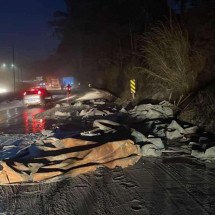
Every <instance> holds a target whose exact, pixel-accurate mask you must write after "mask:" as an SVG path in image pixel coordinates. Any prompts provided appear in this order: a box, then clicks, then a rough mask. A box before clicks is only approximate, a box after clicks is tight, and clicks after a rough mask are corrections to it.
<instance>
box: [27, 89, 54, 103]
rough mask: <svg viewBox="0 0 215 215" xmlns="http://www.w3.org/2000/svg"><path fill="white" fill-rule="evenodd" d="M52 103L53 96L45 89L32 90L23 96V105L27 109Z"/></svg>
mask: <svg viewBox="0 0 215 215" xmlns="http://www.w3.org/2000/svg"><path fill="white" fill-rule="evenodd" d="M51 101H52V96H51V94H50V93H49V92H48V91H47V90H46V89H44V88H32V89H30V90H27V91H25V92H24V94H23V103H24V105H25V106H26V107H28V106H31V105H41V106H44V105H45V104H46V103H48V102H51Z"/></svg>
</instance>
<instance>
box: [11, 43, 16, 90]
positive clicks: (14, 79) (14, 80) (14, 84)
mask: <svg viewBox="0 0 215 215" xmlns="http://www.w3.org/2000/svg"><path fill="white" fill-rule="evenodd" d="M12 67H13V91H14V93H15V91H16V74H15V65H14V45H13V64H12Z"/></svg>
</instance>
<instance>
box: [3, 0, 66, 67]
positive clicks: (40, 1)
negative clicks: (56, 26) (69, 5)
mask: <svg viewBox="0 0 215 215" xmlns="http://www.w3.org/2000/svg"><path fill="white" fill-rule="evenodd" d="M55 10H65V4H64V1H63V0H0V64H1V63H2V61H5V62H8V63H9V62H11V59H12V47H13V44H14V46H15V58H16V60H17V61H19V60H23V59H25V60H38V59H41V58H45V57H47V56H48V55H49V54H51V53H52V52H53V50H54V49H55V48H56V47H57V44H58V43H59V41H58V40H57V39H56V38H53V37H51V35H52V33H53V29H52V28H50V27H49V26H48V21H50V20H52V14H53V12H54V11H55Z"/></svg>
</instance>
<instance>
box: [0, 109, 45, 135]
mask: <svg viewBox="0 0 215 215" xmlns="http://www.w3.org/2000/svg"><path fill="white" fill-rule="evenodd" d="M43 111H45V108H43V107H33V108H25V107H18V108H13V109H9V110H4V111H0V131H1V132H3V133H14V134H15V133H16V134H21V133H37V132H40V131H41V130H42V129H45V128H47V126H46V121H45V120H43V119H40V120H38V119H35V118H34V116H35V115H36V114H38V113H41V112H43Z"/></svg>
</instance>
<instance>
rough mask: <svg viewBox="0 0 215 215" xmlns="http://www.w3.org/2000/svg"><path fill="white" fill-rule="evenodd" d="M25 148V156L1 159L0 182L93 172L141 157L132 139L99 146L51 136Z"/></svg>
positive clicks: (22, 181)
mask: <svg viewBox="0 0 215 215" xmlns="http://www.w3.org/2000/svg"><path fill="white" fill-rule="evenodd" d="M32 147H33V148H32ZM28 150H29V154H28V155H27V156H25V157H19V156H18V157H15V158H14V157H13V158H12V159H7V160H3V161H2V162H1V170H0V184H1V185H3V184H13V183H27V182H41V181H47V180H48V181H55V180H60V179H63V178H67V177H75V176H77V175H80V174H83V173H86V172H90V171H94V170H96V168H97V167H99V166H106V167H108V168H111V169H112V168H115V167H116V166H120V167H122V168H125V167H128V166H129V165H133V164H135V163H136V162H137V161H138V160H139V158H140V148H139V146H137V145H134V143H133V142H132V141H131V140H122V141H115V142H108V143H105V144H102V145H101V144H98V143H96V142H92V141H85V140H79V139H73V138H67V139H63V140H58V139H55V138H50V139H47V140H45V141H43V142H42V143H40V144H37V145H31V146H30V148H29V149H28ZM31 152H32V154H31ZM35 152H36V153H35Z"/></svg>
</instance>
